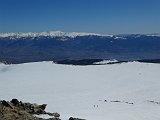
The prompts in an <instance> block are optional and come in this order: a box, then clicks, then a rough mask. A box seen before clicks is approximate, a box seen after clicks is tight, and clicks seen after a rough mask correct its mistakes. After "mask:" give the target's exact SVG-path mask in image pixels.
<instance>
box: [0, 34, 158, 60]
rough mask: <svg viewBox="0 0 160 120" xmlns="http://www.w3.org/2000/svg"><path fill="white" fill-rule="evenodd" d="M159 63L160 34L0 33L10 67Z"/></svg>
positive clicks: (0, 53) (1, 53) (1, 52)
mask: <svg viewBox="0 0 160 120" xmlns="http://www.w3.org/2000/svg"><path fill="white" fill-rule="evenodd" d="M84 59H85V60H86V59H107V60H108V59H109V60H110V59H116V60H118V61H133V60H157V59H160V35H159V34H150V35H147V34H130V35H129V34H127V35H101V34H95V33H76V32H61V31H55V32H40V33H37V32H28V33H0V60H1V61H7V62H10V63H25V62H36V61H63V60H84Z"/></svg>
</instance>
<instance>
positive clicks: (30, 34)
mask: <svg viewBox="0 0 160 120" xmlns="http://www.w3.org/2000/svg"><path fill="white" fill-rule="evenodd" d="M40 36H44V37H47V36H48V37H70V38H75V37H78V36H108V37H113V35H102V34H96V33H84V32H62V31H50V32H26V33H23V32H17V33H0V37H2V38H6V37H11V38H22V37H40Z"/></svg>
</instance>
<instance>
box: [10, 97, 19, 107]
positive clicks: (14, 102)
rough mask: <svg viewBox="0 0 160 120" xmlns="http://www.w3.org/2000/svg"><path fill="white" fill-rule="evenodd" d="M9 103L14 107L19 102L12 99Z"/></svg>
mask: <svg viewBox="0 0 160 120" xmlns="http://www.w3.org/2000/svg"><path fill="white" fill-rule="evenodd" d="M11 103H12V104H13V105H14V106H17V105H19V101H18V100H17V99H12V100H11Z"/></svg>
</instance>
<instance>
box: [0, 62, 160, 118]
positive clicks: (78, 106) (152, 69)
mask: <svg viewBox="0 0 160 120" xmlns="http://www.w3.org/2000/svg"><path fill="white" fill-rule="evenodd" d="M159 71H160V65H159V64H146V63H138V62H131V63H122V64H114V65H100V66H69V65H58V64H53V63H52V62H38V63H26V64H19V65H3V64H0V99H6V100H10V99H12V98H18V99H20V100H23V101H29V102H35V103H39V104H40V103H47V104H48V106H47V111H51V112H59V113H61V119H62V120H67V118H69V117H70V116H74V117H80V118H86V119H87V120H159V119H160V104H159V102H160V81H159V78H160V74H159ZM105 100H106V101H105ZM116 101H120V102H116ZM149 101H150V102H149ZM132 103H133V104H132Z"/></svg>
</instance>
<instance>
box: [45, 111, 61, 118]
mask: <svg viewBox="0 0 160 120" xmlns="http://www.w3.org/2000/svg"><path fill="white" fill-rule="evenodd" d="M47 114H48V115H49V116H54V117H55V118H58V117H60V114H59V113H57V112H56V113H47Z"/></svg>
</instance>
